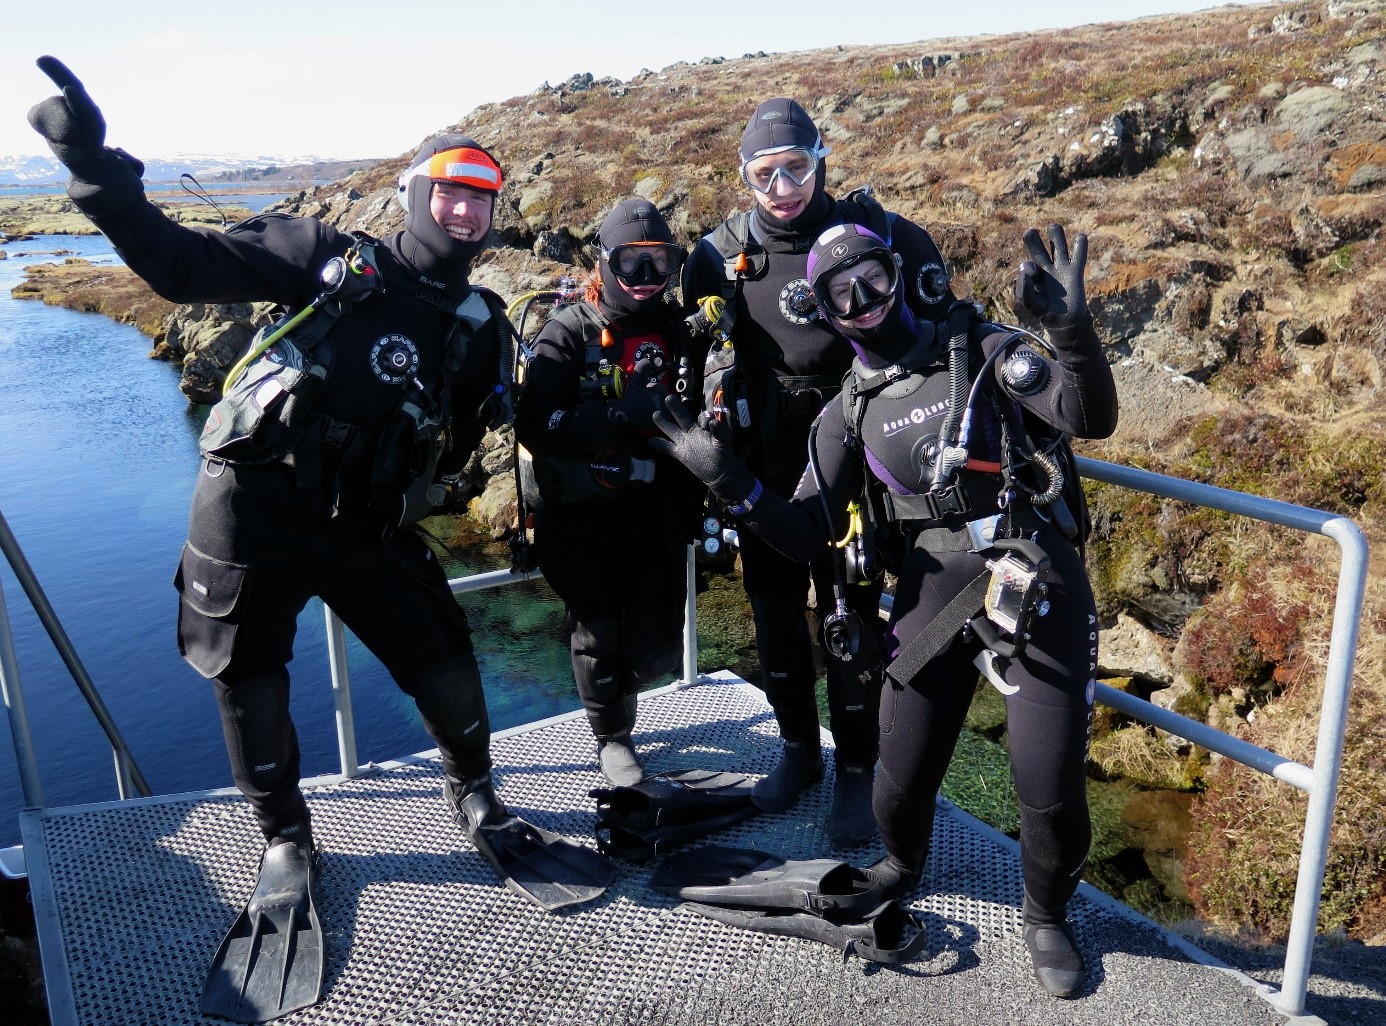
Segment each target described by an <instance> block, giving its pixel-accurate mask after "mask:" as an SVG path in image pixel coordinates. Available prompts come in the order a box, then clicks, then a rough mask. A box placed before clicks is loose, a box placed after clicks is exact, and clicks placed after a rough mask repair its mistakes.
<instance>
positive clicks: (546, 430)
mask: <svg viewBox="0 0 1386 1026" xmlns="http://www.w3.org/2000/svg"><path fill="white" fill-rule="evenodd" d="M532 348H533V350H534V357H533V359H531V360H530V361H529V364H528V365H527V366H526V367H525V384H524V389H523V390H522V392H521V394H520V399H519V402H518V403H516V406H515V438H516V440H518V441H519V443H520V444H521V445H523V446H524V447H525V448H526V449H528V450H529V451H530V452H532V453H533V454H534V455H536V456H541V457H545V456H588V455H591V454H593V453H597V452H602V451H605V450H607V449H610V448H612V447H613V445H615V444H616V443H617V442H618V441H619V433H618V429H616V428H614V427H611V426H610V425H609V424H608V422H607V419H606V417H605V416H604V410H603V407H604V406H605V405H606V404H605V403H604V402H603V401H602V400H601V399H587V400H583V399H582V398H581V394H580V390H579V388H580V385H581V382H582V376H583V373H584V371H585V370H586V366H587V343H586V340H585V338H584V337H583V334H582V332H581V331H580V330H578V328H576V327H575V326H574V325H572V324H570V323H569V322H568V318H566V317H565V316H563V315H562V314H559V315H558V316H555V317H551V318H549V320H548V321H547V322H545V324H544V327H543V328H542V329H541V330H540V332H539V335H538V337H537V338H535V340H534V343H533V346H532Z"/></svg>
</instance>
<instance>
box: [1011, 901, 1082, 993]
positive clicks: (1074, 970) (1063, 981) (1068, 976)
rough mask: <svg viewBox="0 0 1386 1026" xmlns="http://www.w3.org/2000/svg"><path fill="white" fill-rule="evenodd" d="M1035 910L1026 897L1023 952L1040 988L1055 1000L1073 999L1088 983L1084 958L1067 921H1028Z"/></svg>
mask: <svg viewBox="0 0 1386 1026" xmlns="http://www.w3.org/2000/svg"><path fill="white" fill-rule="evenodd" d="M1033 916H1034V911H1033V908H1032V906H1031V905H1030V900H1029V898H1028V897H1027V898H1026V899H1025V905H1024V917H1025V920H1026V922H1025V928H1024V937H1025V950H1026V951H1028V952H1029V953H1030V964H1031V966H1033V967H1034V970H1035V979H1036V980H1038V981H1039V985H1040V986H1041V987H1043V988H1044V989H1045V990H1046V991H1048V992H1049V993H1050V994H1052V995H1053V996H1054V997H1056V998H1075V997H1077V996H1078V995H1079V994H1080V993H1081V992H1082V990H1083V984H1084V983H1086V982H1087V971H1086V970H1085V968H1084V966H1083V957H1082V956H1081V955H1080V954H1078V942H1077V941H1076V940H1074V937H1073V930H1072V929H1071V928H1070V927H1069V925H1068V922H1067V921H1060V922H1057V923H1043V922H1030V920H1031V919H1032V918H1033Z"/></svg>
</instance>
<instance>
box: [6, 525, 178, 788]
mask: <svg viewBox="0 0 1386 1026" xmlns="http://www.w3.org/2000/svg"><path fill="white" fill-rule="evenodd" d="M0 551H3V552H4V554H5V558H6V559H7V560H8V561H9V564H10V569H12V570H13V571H14V575H15V577H16V579H18V581H19V585H20V587H21V588H23V589H24V594H25V595H27V596H28V598H29V604H30V605H31V606H33V607H34V612H35V613H36V614H38V618H39V622H41V623H42V624H43V629H44V630H46V631H47V632H48V637H49V638H51V639H52V641H53V646H54V647H55V648H56V649H57V650H58V655H59V656H61V657H62V660H63V663H64V664H65V665H66V666H67V672H68V673H70V674H71V675H72V680H73V683H75V684H76V685H77V690H78V691H80V692H81V693H82V697H83V698H85V699H86V701H87V706H88V708H90V709H91V711H92V714H93V715H94V716H95V717H96V722H97V723H98V724H99V725H100V727H101V730H102V731H103V732H104V733H105V735H106V740H107V741H109V742H110V745H111V755H112V757H113V758H114V759H115V774H116V788H117V790H118V791H119V793H120V797H121V798H129V797H130V792H131V790H132V789H133V790H134V791H136V792H138V793H139V795H140V796H141V797H146V798H147V797H148V796H149V795H150V793H151V792H150V790H149V784H148V783H146V782H145V779H144V774H143V773H142V772H140V767H139V764H138V763H136V762H135V757H134V756H133V755H131V754H130V748H129V746H128V745H126V743H125V738H124V737H123V736H122V735H121V733H120V728H119V727H117V726H116V722H115V720H114V719H113V718H112V717H111V714H110V711H109V710H108V709H107V708H106V703H105V702H103V701H102V700H101V695H100V693H99V692H98V691H97V690H96V685H95V683H93V682H92V679H91V675H90V674H88V673H87V668H86V667H85V666H83V665H82V660H81V659H80V658H78V656H77V649H76V648H74V647H73V645H72V640H71V639H70V638H69V637H68V636H67V632H66V631H65V630H63V625H62V623H61V621H59V619H58V614H57V613H56V612H54V611H53V606H52V604H51V603H50V602H49V601H48V596H47V595H45V594H44V593H43V588H42V587H41V586H40V585H39V582H38V578H37V577H36V576H35V575H34V571H33V568H32V567H31V566H30V565H29V561H28V559H26V558H25V556H24V550H23V549H22V548H20V546H19V540H18V539H17V538H15V536H14V532H13V531H11V530H10V525H9V523H8V522H7V521H6V520H5V517H4V515H3V514H0ZM0 690H3V693H4V699H5V708H6V709H7V711H8V712H9V717H10V731H11V734H12V735H13V737H14V748H15V758H16V760H17V761H18V762H19V780H20V786H21V787H22V789H23V791H24V805H25V808H29V809H37V808H42V807H43V785H42V782H41V780H40V777H39V768H38V759H37V756H36V755H35V752H34V744H33V737H32V735H31V734H30V733H29V720H28V716H27V714H26V713H25V711H24V710H25V707H24V689H23V688H22V687H21V685H20V682H19V662H18V660H17V659H16V658H15V654H14V639H13V638H12V637H11V636H10V624H9V614H8V612H6V611H5V604H4V593H3V592H0Z"/></svg>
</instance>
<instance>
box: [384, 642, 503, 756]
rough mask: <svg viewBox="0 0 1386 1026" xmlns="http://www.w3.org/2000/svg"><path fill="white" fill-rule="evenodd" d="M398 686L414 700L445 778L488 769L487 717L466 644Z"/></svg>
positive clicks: (488, 737)
mask: <svg viewBox="0 0 1386 1026" xmlns="http://www.w3.org/2000/svg"><path fill="white" fill-rule="evenodd" d="M399 686H400V689H401V690H403V691H404V692H405V694H407V695H409V697H411V698H412V699H414V704H415V705H417V706H418V709H419V716H420V718H421V719H422V720H423V725H424V729H425V730H427V731H428V735H429V737H431V738H433V740H434V742H435V743H436V744H437V745H438V754H439V756H440V757H441V759H442V763H443V772H444V773H446V774H447V776H448V778H449V779H450V780H452V781H454V782H456V783H463V782H465V781H468V780H475V779H477V778H479V777H485V776H487V775H488V774H489V773H490V772H491V754H490V747H491V721H490V719H489V718H488V717H487V714H486V696H485V693H484V692H483V691H482V688H481V671H480V669H479V668H478V667H477V664H476V657H475V656H474V655H473V654H472V653H471V651H470V650H469V651H467V652H465V653H463V654H460V655H458V656H455V657H454V658H452V659H449V660H447V661H446V662H442V663H439V664H437V665H436V666H433V667H430V668H429V669H428V670H425V671H424V672H423V673H421V674H420V675H419V676H417V677H414V678H412V679H402V680H400V681H399Z"/></svg>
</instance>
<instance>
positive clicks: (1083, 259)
mask: <svg viewBox="0 0 1386 1026" xmlns="http://www.w3.org/2000/svg"><path fill="white" fill-rule="evenodd" d="M1048 233H1049V246H1048V247H1047V248H1046V246H1045V244H1044V241H1043V240H1042V239H1041V238H1040V233H1039V232H1038V231H1036V230H1035V229H1034V228H1031V229H1030V230H1029V231H1027V232H1026V233H1025V237H1024V241H1025V249H1026V250H1027V251H1028V252H1029V254H1030V259H1029V260H1026V261H1023V262H1022V263H1021V265H1020V273H1019V275H1018V276H1017V277H1016V281H1015V300H1016V303H1017V304H1018V305H1019V306H1021V307H1023V308H1024V309H1025V311H1026V312H1027V313H1029V314H1030V315H1031V316H1033V317H1036V318H1038V320H1039V322H1040V323H1041V324H1043V325H1044V326H1045V328H1047V329H1048V330H1050V331H1061V332H1068V331H1072V330H1073V329H1074V328H1076V327H1078V326H1079V325H1081V324H1082V323H1083V322H1084V321H1086V320H1087V318H1088V299H1087V295H1086V294H1085V293H1084V291H1083V269H1084V268H1085V267H1086V265H1087V262H1088V237H1087V236H1086V235H1084V234H1082V233H1081V232H1080V233H1079V234H1077V235H1075V236H1074V237H1073V251H1072V253H1070V252H1069V248H1068V239H1067V238H1066V237H1065V236H1064V230H1063V228H1062V227H1061V226H1060V225H1057V224H1051V225H1050V226H1049V228H1048ZM1051 251H1052V253H1051Z"/></svg>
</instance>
